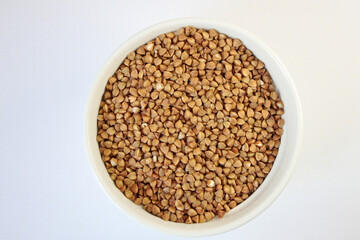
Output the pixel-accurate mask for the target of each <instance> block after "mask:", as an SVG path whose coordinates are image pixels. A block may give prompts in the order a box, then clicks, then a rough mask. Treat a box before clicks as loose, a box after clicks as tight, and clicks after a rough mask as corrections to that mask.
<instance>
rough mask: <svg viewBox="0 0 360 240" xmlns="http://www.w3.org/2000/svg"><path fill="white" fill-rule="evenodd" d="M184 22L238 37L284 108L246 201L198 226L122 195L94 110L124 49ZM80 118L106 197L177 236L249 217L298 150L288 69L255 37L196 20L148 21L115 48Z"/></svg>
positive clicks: (285, 176)
mask: <svg viewBox="0 0 360 240" xmlns="http://www.w3.org/2000/svg"><path fill="white" fill-rule="evenodd" d="M189 25H191V26H194V27H196V28H205V29H212V28H213V29H216V30H218V31H219V32H220V33H225V34H226V35H228V36H230V37H232V38H239V39H240V40H242V41H243V43H244V44H245V46H246V47H247V48H249V49H250V50H251V51H252V52H253V53H254V54H255V56H257V57H258V58H259V59H260V60H262V61H263V62H264V63H265V66H266V68H267V70H268V71H269V72H270V74H271V76H272V78H273V80H274V82H275V85H276V88H277V90H278V91H279V92H280V95H281V98H282V100H283V102H284V110H285V114H284V115H283V118H284V119H285V126H284V134H283V136H282V138H281V145H280V148H279V152H278V156H277V158H276V161H275V163H274V166H273V168H272V170H271V171H270V173H269V175H268V176H267V177H266V179H265V181H264V182H263V184H261V186H260V187H259V188H258V189H257V190H256V191H255V192H254V193H253V194H252V195H251V196H250V197H249V198H248V199H247V200H246V201H244V202H243V203H241V204H240V205H238V206H237V207H236V208H234V209H232V210H231V211H230V212H228V213H226V214H225V216H224V217H223V218H221V219H219V218H217V217H216V218H214V219H213V220H211V221H209V222H206V223H201V224H184V223H174V222H170V221H168V222H166V221H163V220H162V219H161V218H158V217H155V216H153V215H151V214H150V213H148V212H146V211H145V210H144V209H142V208H141V207H140V206H137V205H135V204H134V203H133V202H132V201H130V200H129V199H127V198H126V197H125V196H124V194H123V193H122V192H121V191H120V190H119V189H118V188H116V186H115V184H114V183H113V181H112V180H111V179H110V177H109V174H108V173H107V171H106V169H105V166H104V163H103V162H102V160H101V156H100V152H99V147H98V143H97V141H96V135H97V114H98V109H99V105H100V101H101V98H102V95H103V93H104V88H105V85H106V82H107V81H108V78H109V77H111V76H112V75H113V74H114V72H115V71H116V69H117V68H118V67H119V65H120V64H121V62H122V61H123V60H124V59H125V57H126V56H127V55H128V53H130V52H131V51H133V50H135V49H136V48H138V47H139V46H140V45H142V44H144V43H146V42H148V41H149V40H152V39H154V38H155V37H156V36H158V35H160V34H162V33H167V32H170V31H175V30H177V29H178V28H181V27H185V26H189ZM85 118H86V119H85V141H86V147H87V153H88V156H89V159H90V164H91V166H92V169H93V170H94V173H95V175H96V178H97V179H98V181H99V182H100V185H101V186H102V187H103V189H104V190H105V192H106V193H107V195H108V196H109V197H110V199H111V200H112V201H113V202H114V203H115V204H116V205H117V206H118V207H119V208H120V209H121V210H122V211H123V212H124V213H126V214H127V215H128V216H129V217H131V218H133V219H135V220H136V221H138V222H140V223H142V224H144V225H145V226H147V227H149V228H152V229H155V230H158V231H161V232H165V233H169V234H175V235H182V236H208V235H214V234H219V233H223V232H226V231H229V230H232V229H234V228H237V227H239V226H241V225H242V224H244V223H246V222H248V221H250V220H251V219H253V218H254V217H256V216H257V215H259V214H260V213H261V212H262V211H264V210H265V209H266V208H267V207H269V206H270V204H271V203H272V202H273V201H274V200H275V199H276V198H277V197H278V196H279V194H280V193H281V191H282V190H283V189H284V187H285V185H286V184H287V182H288V181H289V179H290V177H291V175H292V173H293V170H294V167H295V164H296V159H297V155H298V153H299V147H300V141H301V131H302V115H301V109H300V102H299V98H298V95H297V92H296V89H295V85H294V83H293V81H292V79H291V77H290V75H289V73H288V71H287V70H286V68H285V67H284V65H283V64H282V63H281V62H280V60H279V59H278V57H277V56H276V55H275V54H274V53H273V51H271V50H270V49H269V48H268V47H267V46H266V45H265V44H264V43H263V42H261V41H260V40H259V39H257V38H256V37H254V36H253V35H251V34H250V33H248V32H246V31H244V30H243V29H241V28H239V27H238V26H234V25H231V24H229V23H225V22H219V21H214V20H207V19H198V18H185V19H175V20H171V21H166V22H162V23H159V24H156V25H153V26H151V27H149V28H146V29H145V30H143V31H141V32H139V33H137V34H136V35H135V36H133V37H131V38H130V39H129V40H127V41H126V42H125V43H123V44H122V45H121V46H120V47H119V48H118V49H116V51H115V52H114V53H113V54H112V56H111V57H110V58H109V59H108V61H107V62H106V63H105V65H104V66H103V67H102V69H101V70H100V73H99V74H98V76H97V78H96V79H95V82H94V86H93V88H92V90H91V93H90V96H89V99H88V103H87V109H86V117H85Z"/></svg>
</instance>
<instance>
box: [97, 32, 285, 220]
mask: <svg viewBox="0 0 360 240" xmlns="http://www.w3.org/2000/svg"><path fill="white" fill-rule="evenodd" d="M283 113H284V110H283V102H282V101H281V99H280V97H279V95H278V94H277V93H276V91H275V87H274V85H273V81H272V79H271V76H270V75H269V73H268V71H267V70H266V68H265V66H264V63H263V62H261V61H260V60H259V59H257V58H256V57H255V56H254V55H253V54H252V52H251V51H250V50H248V49H247V48H246V47H245V46H244V45H243V44H242V42H241V41H240V40H239V39H232V38H230V37H227V36H226V35H224V34H221V33H218V32H217V31H216V30H213V29H212V30H204V29H196V28H194V27H185V28H181V29H179V30H177V31H176V32H170V33H167V34H161V35H160V36H158V37H157V38H156V39H154V40H152V41H150V42H148V43H147V44H145V45H143V46H141V47H139V48H138V49H136V51H135V52H131V53H130V54H129V55H128V56H127V58H126V59H125V60H124V61H123V62H122V63H121V65H120V67H119V69H118V70H117V71H116V72H115V74H114V75H113V76H112V77H110V78H109V81H108V83H107V85H106V89H105V93H104V95H103V99H102V101H101V104H100V109H99V115H98V136H97V141H98V143H99V147H100V153H101V156H102V160H103V161H104V163H105V166H106V169H107V171H108V172H109V174H110V177H111V179H112V180H113V181H114V182H115V184H116V186H117V187H118V188H119V189H120V191H121V192H123V193H124V194H125V196H126V197H127V198H128V199H130V200H132V201H133V202H134V203H135V204H137V205H142V207H143V208H144V209H145V210H146V211H148V212H149V213H152V214H154V215H155V216H158V217H160V218H162V219H164V220H166V221H168V220H170V221H173V222H181V223H183V222H185V223H202V222H206V221H209V220H211V219H212V218H214V217H215V216H216V215H217V216H219V217H220V218H221V217H223V216H224V214H225V213H226V212H228V211H230V210H231V209H232V208H234V207H236V206H237V205H238V204H240V203H241V202H243V201H244V200H245V199H247V198H248V197H249V195H251V194H252V193H253V192H254V191H255V190H256V189H257V188H258V187H259V186H260V184H261V183H262V182H263V181H264V178H265V177H266V176H267V174H268V173H269V172H270V170H271V168H272V166H273V163H274V160H275V158H276V156H277V153H278V148H279V146H280V138H281V135H282V133H283V130H282V127H283V125H284V121H283V120H282V118H281V116H282V115H283Z"/></svg>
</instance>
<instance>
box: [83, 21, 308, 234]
mask: <svg viewBox="0 0 360 240" xmlns="http://www.w3.org/2000/svg"><path fill="white" fill-rule="evenodd" d="M179 23H184V24H183V26H184V27H185V26H188V25H192V24H193V25H195V26H196V25H197V24H207V25H213V26H220V25H224V26H226V27H227V28H231V29H233V30H234V31H236V32H239V33H241V34H242V35H245V36H247V38H248V39H251V41H252V42H253V43H254V44H255V45H258V46H260V47H261V48H262V49H263V51H265V52H267V53H268V55H269V56H270V57H271V59H272V61H273V62H274V63H275V64H276V66H277V67H278V68H279V69H280V71H281V72H282V74H283V75H284V77H285V78H286V80H287V84H288V86H289V88H290V89H291V95H292V96H293V100H294V103H295V106H296V108H297V109H296V114H297V131H296V134H297V136H296V139H295V142H296V147H295V149H294V150H293V151H292V152H293V154H292V163H291V165H290V166H289V167H288V168H287V171H286V173H285V174H283V175H284V176H283V177H282V178H283V180H282V182H281V184H280V185H279V186H277V187H276V189H275V191H274V192H272V193H271V196H270V197H267V199H265V200H267V201H264V202H262V204H261V205H260V206H259V207H257V208H256V209H255V210H253V211H252V212H251V214H249V216H247V217H246V218H245V217H244V218H243V219H242V221H237V222H235V223H233V224H229V225H226V226H221V227H216V228H215V229H209V230H208V231H205V232H199V231H196V230H185V231H178V230H175V229H172V228H169V227H165V226H163V225H162V224H158V223H154V222H151V221H149V220H146V219H142V218H141V217H140V216H137V215H134V214H133V212H130V211H129V210H127V209H126V208H125V207H122V206H120V204H119V203H118V202H117V201H116V200H115V197H114V193H113V190H112V189H110V188H109V187H108V186H107V185H106V184H105V183H104V182H103V179H102V178H101V173H100V172H99V170H98V168H97V167H96V164H95V156H94V154H98V152H97V153H96V150H94V148H93V147H92V146H93V144H92V143H91V139H90V137H91V136H90V133H89V132H90V131H91V130H90V129H91V128H93V127H94V126H91V125H90V122H89V117H90V116H91V111H92V109H93V108H94V106H93V105H92V104H91V102H93V101H94V96H95V95H96V93H97V92H98V91H99V86H102V87H104V86H103V85H102V84H101V80H102V79H103V78H104V75H106V72H107V71H106V69H107V68H108V66H109V65H111V64H113V63H114V61H115V62H116V60H117V57H118V55H119V53H120V52H122V51H123V49H126V48H127V45H128V44H129V43H131V42H133V41H134V40H136V39H138V38H140V37H141V36H142V35H144V34H146V33H150V32H151V31H153V30H156V29H163V28H165V27H168V26H169V25H178V24H179ZM174 30H175V29H174ZM219 31H220V32H221V29H219ZM149 40H150V39H149ZM117 62H118V61H117ZM119 64H120V63H118V65H119ZM275 85H276V81H275ZM101 89H103V88H101ZM102 91H103V90H102ZM84 120H85V121H84V122H85V124H84V137H85V147H86V153H87V157H88V160H89V163H90V166H91V169H92V171H93V173H94V175H95V176H96V179H97V181H98V183H99V185H100V186H101V188H102V189H103V190H104V192H105V193H106V195H107V196H108V197H109V199H110V200H111V201H112V202H113V203H114V204H115V205H116V206H117V207H118V208H119V209H120V210H122V212H123V213H125V214H126V215H128V216H129V217H130V218H132V219H134V220H135V221H137V222H138V223H141V224H142V225H144V226H147V227H150V228H151V229H156V230H157V231H160V232H164V233H167V234H172V235H177V236H185V237H203V236H210V235H216V234H220V233H224V232H227V231H230V230H233V229H235V228H237V227H239V226H241V225H243V224H245V223H247V222H249V221H250V220H252V219H254V218H255V217H256V216H258V215H259V214H260V213H261V212H263V211H265V210H266V209H267V208H268V207H269V206H270V205H271V204H272V203H273V202H274V201H275V200H276V199H277V197H278V196H279V195H280V193H281V192H282V191H283V189H284V188H285V186H286V185H287V183H288V182H289V180H290V178H291V176H292V173H293V171H294V169H295V167H296V164H297V160H298V157H299V153H300V148H301V143H302V132H303V131H302V129H303V117H302V111H301V104H300V100H299V96H298V94H297V91H296V87H295V84H294V82H293V80H292V77H291V76H290V74H289V72H288V71H287V69H286V68H285V66H284V64H283V63H282V62H281V61H280V59H279V58H278V57H277V55H276V54H275V53H274V52H273V51H272V50H271V49H270V48H269V47H268V46H267V45H266V44H265V43H263V42H262V41H261V40H260V39H258V38H257V37H256V36H254V35H253V34H251V33H249V32H248V31H246V30H244V29H243V28H242V27H239V26H237V25H234V24H231V23H228V22H224V21H219V20H213V19H207V18H176V19H171V20H167V21H163V22H160V23H157V24H154V25H151V26H149V27H147V28H145V29H143V30H141V31H139V32H137V33H136V34H134V35H133V36H132V37H130V38H129V39H127V40H126V41H124V42H123V43H121V44H120V46H119V47H118V48H117V49H116V50H115V51H114V52H113V53H112V54H111V56H110V57H109V58H108V59H107V61H106V62H105V63H104V64H103V66H102V67H101V69H100V71H99V72H98V74H97V76H96V78H95V80H94V81H93V83H92V87H91V90H90V93H89V95H88V97H87V104H86V110H85V119H84ZM94 151H95V152H94ZM97 151H98V149H97ZM270 173H271V171H270ZM109 179H110V178H109ZM265 182H266V180H265V181H264V183H265ZM264 183H263V184H264ZM263 184H262V185H263ZM260 187H261V186H260ZM257 191H258V190H257ZM257 191H255V192H254V193H253V194H252V195H251V196H250V197H249V199H250V198H251V197H252V196H253V195H254V194H255V193H256V192H257ZM247 200H248V199H247ZM247 200H246V201H247ZM246 201H244V203H245V202H246ZM244 203H242V204H240V205H243V204H244ZM134 206H135V205H134ZM141 211H144V210H143V209H141ZM144 212H145V211H144ZM154 217H155V216H154ZM174 224H181V223H174ZM191 225H196V224H191Z"/></svg>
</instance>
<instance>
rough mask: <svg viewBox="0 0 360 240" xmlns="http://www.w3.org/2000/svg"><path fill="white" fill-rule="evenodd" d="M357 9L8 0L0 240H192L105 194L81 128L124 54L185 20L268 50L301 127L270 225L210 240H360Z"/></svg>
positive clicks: (346, 5) (266, 221)
mask: <svg viewBox="0 0 360 240" xmlns="http://www.w3.org/2000/svg"><path fill="white" fill-rule="evenodd" d="M359 9H360V4H359V1H356V0H354V1H325V0H324V1H291V0H290V1H286V0H279V1H235V0H234V1H226V0H221V1H195V0H191V1H184V0H181V1H169V0H168V1H154V0H151V1H130V0H118V1H91V0H90V1H84V0H78V1H69V0H61V1H60V0H59V1H46V0H44V1H35V0H33V1H25V0H23V1H21V0H17V1H11V0H1V1H0V134H1V135H0V161H1V162H0V164H1V165H0V239H182V238H180V237H172V236H168V235H165V234H162V233H158V232H155V231H153V230H151V229H148V228H146V227H144V226H142V225H139V224H138V223H136V222H134V221H133V220H132V219H130V218H129V217H127V216H125V215H124V214H123V213H122V212H121V211H119V210H118V209H117V207H115V205H113V204H112V202H111V201H110V200H109V199H108V198H107V197H106V195H105V193H104V192H103V191H102V189H101V188H100V186H99V184H98V183H97V181H96V179H95V177H94V175H93V173H92V171H91V169H90V167H89V164H88V160H87V157H86V154H85V149H84V139H83V122H84V121H83V120H84V119H83V117H84V109H85V103H86V99H87V95H88V93H89V90H90V87H91V85H92V83H93V79H94V78H95V76H96V74H97V72H98V70H99V69H100V67H101V66H102V64H103V63H104V62H105V60H106V59H107V58H108V57H109V55H110V54H111V53H112V51H113V50H115V49H116V48H117V47H118V46H119V45H120V44H121V43H122V42H124V41H125V40H126V39H128V38H129V37H130V36H132V35H133V34H135V33H136V32H138V31H140V30H142V29H143V28H145V27H148V26H149V25H152V24H155V23H158V22H160V21H164V20H167V19H171V18H177V17H208V18H214V19H220V20H225V21H228V22H231V23H233V24H236V25H239V26H241V27H243V28H244V29H247V30H248V31H250V32H252V33H253V34H255V35H257V36H258V37H259V38H260V39H262V40H263V41H264V42H265V43H267V44H268V45H269V46H270V47H271V48H272V49H273V50H274V51H275V52H276V53H277V55H278V56H279V57H280V59H281V60H282V61H283V62H284V64H285V65H286V66H287V68H288V70H289V72H290V73H291V74H292V76H293V78H294V81H295V84H296V86H297V89H298V92H299V95H300V99H301V103H302V108H303V115H304V138H303V146H302V150H301V154H300V159H299V163H298V166H297V168H296V170H295V172H294V176H293V177H292V179H291V181H290V182H289V184H288V185H287V187H286V189H285V190H284V192H283V193H282V194H281V195H280V197H279V198H278V199H277V200H276V201H275V202H274V203H273V204H272V205H271V206H270V207H269V208H268V209H267V210H266V211H265V212H264V213H262V214H261V215H260V216H259V217H257V218H255V219H254V220H252V221H251V222H250V223H248V224H246V225H244V226H242V227H240V228H238V229H236V230H234V231H231V232H228V233H225V234H222V235H218V236H214V237H209V238H206V239H276V240H279V239H359V237H360V227H359V226H360V207H359V206H360V205H359V203H360V154H359V149H360V120H359V119H360V106H359V105H360V47H359V46H360V18H359Z"/></svg>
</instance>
